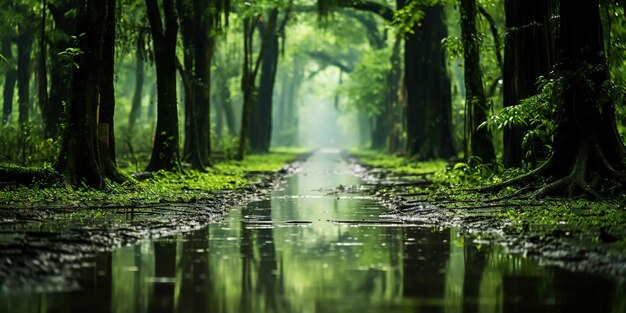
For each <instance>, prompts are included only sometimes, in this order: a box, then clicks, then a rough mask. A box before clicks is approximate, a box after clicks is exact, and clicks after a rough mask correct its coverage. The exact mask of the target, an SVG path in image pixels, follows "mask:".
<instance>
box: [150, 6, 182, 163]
mask: <svg viewBox="0 0 626 313" xmlns="http://www.w3.org/2000/svg"><path fill="white" fill-rule="evenodd" d="M145 2H146V11H147V15H148V21H149V22H150V30H151V32H152V40H153V42H154V61H155V62H154V63H155V66H156V74H157V97H158V99H157V126H156V132H155V135H154V145H153V147H152V155H151V157H150V163H149V164H148V167H147V170H148V171H158V170H166V171H179V170H180V152H179V133H178V106H177V101H176V41H177V35H178V21H177V13H176V8H175V7H174V0H163V15H164V20H165V27H164V25H163V21H162V20H161V13H160V12H159V5H158V3H157V0H145Z"/></svg>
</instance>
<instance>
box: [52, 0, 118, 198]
mask: <svg viewBox="0 0 626 313" xmlns="http://www.w3.org/2000/svg"><path fill="white" fill-rule="evenodd" d="M77 8H79V9H78V12H77V16H76V19H77V24H76V25H77V32H78V33H81V34H83V33H84V34H85V35H84V36H83V37H81V40H80V41H79V42H78V48H79V49H80V50H81V51H82V52H83V53H82V54H81V55H79V56H77V57H76V58H75V62H76V63H77V64H78V65H79V66H75V67H72V78H71V93H70V103H69V112H68V113H69V114H68V115H69V116H68V124H67V127H66V129H65V135H64V136H63V143H62V148H61V153H60V154H59V158H58V159H57V163H56V164H55V167H56V169H57V171H59V172H60V173H62V174H63V175H64V176H65V178H66V180H67V181H68V182H70V183H72V184H75V185H79V184H82V183H85V184H87V185H88V186H91V187H95V188H100V187H102V186H103V175H102V173H101V171H100V164H99V155H98V146H97V142H98V139H97V128H96V125H97V115H98V97H99V81H100V68H101V64H102V39H103V34H104V23H105V18H106V12H107V9H106V2H104V1H100V0H82V1H81V3H80V5H79V6H77Z"/></svg>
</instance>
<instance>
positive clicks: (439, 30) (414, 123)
mask: <svg viewBox="0 0 626 313" xmlns="http://www.w3.org/2000/svg"><path fill="white" fill-rule="evenodd" d="M398 2H399V7H400V8H403V7H404V6H405V5H407V3H406V1H403V0H401V1H398ZM423 10H424V18H423V20H422V21H421V25H419V24H417V23H415V24H414V25H413V33H411V34H407V37H406V38H405V44H404V45H405V48H404V84H405V88H406V90H405V91H406V116H405V118H406V129H407V152H408V154H409V155H412V156H417V157H419V158H420V159H423V160H427V159H434V158H450V157H452V156H454V155H455V154H456V152H455V148H454V143H453V139H452V96H451V93H450V78H449V76H448V73H447V68H446V58H445V51H444V49H443V47H442V46H441V40H442V39H444V38H445V37H447V28H446V25H445V23H444V10H443V6H441V5H435V6H432V7H426V8H423Z"/></svg>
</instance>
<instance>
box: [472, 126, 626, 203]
mask: <svg viewBox="0 0 626 313" xmlns="http://www.w3.org/2000/svg"><path fill="white" fill-rule="evenodd" d="M557 159H558V158H557V157H555V156H554V155H553V156H552V157H551V158H550V159H549V160H548V161H547V162H545V163H544V164H543V165H541V166H540V167H539V168H537V169H536V170H533V171H531V172H529V173H528V174H525V175H522V176H519V177H515V178H513V179H510V180H508V181H505V182H503V183H500V184H496V185H492V186H486V187H482V188H480V189H479V191H480V192H494V191H500V190H502V189H504V188H506V187H509V186H515V185H525V186H526V188H531V187H530V186H529V185H532V184H533V183H538V181H539V180H540V179H542V178H546V179H548V183H547V185H544V186H542V187H540V188H537V189H536V191H535V192H534V193H531V195H532V197H533V198H545V197H549V196H568V197H570V198H579V197H586V198H591V199H594V200H597V199H600V198H601V195H600V192H598V190H599V188H601V187H600V186H601V185H602V183H603V182H606V181H613V182H617V183H619V184H621V185H622V186H626V175H624V174H623V173H621V172H620V171H618V170H617V169H616V167H615V166H613V165H612V163H611V162H610V160H608V159H607V157H606V154H605V153H604V152H603V150H602V149H601V148H600V145H599V144H598V142H597V140H595V139H593V138H586V141H585V143H583V144H582V146H581V147H580V150H579V153H578V154H577V155H576V156H575V157H574V158H573V162H571V163H570V164H571V166H570V168H569V171H568V172H567V173H565V174H566V175H563V166H562V165H563V164H559V162H561V161H560V160H559V161H556V160H557ZM617 166H619V164H618V165H617ZM522 190H523V189H522Z"/></svg>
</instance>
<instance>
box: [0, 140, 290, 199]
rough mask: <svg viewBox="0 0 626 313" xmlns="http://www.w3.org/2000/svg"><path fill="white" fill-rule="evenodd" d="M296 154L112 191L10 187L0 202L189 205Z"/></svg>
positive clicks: (0, 192)
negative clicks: (166, 203)
mask: <svg viewBox="0 0 626 313" xmlns="http://www.w3.org/2000/svg"><path fill="white" fill-rule="evenodd" d="M297 155H298V154H297V153H292V152H285V151H283V152H279V153H270V154H265V155H251V156H249V157H247V158H246V161H245V162H241V161H234V160H229V161H224V162H219V163H216V164H215V165H214V166H213V167H212V168H210V169H209V170H208V171H207V172H206V173H203V172H199V171H194V170H187V171H185V173H171V172H157V173H155V177H154V179H150V180H147V181H144V182H137V183H124V184H121V185H117V184H113V183H111V184H110V186H111V188H110V189H109V190H104V191H100V190H93V189H89V188H86V187H71V186H66V185H61V184H57V185H55V186H53V187H50V188H38V187H36V186H35V187H32V186H29V187H24V186H9V187H5V188H4V189H0V203H3V204H8V205H15V206H19V207H33V206H35V207H36V206H45V205H62V206H66V207H72V206H76V207H85V206H102V205H104V204H123V205H133V204H141V203H159V202H189V201H195V200H200V199H207V198H211V197H213V195H214V192H215V191H219V190H232V189H239V188H243V187H245V186H246V185H247V184H249V183H251V182H254V178H255V177H257V176H255V174H257V173H259V172H273V171H277V170H278V169H280V168H281V167H282V166H283V165H284V164H285V163H287V162H289V161H292V160H293V159H295V158H296V156H297Z"/></svg>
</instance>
